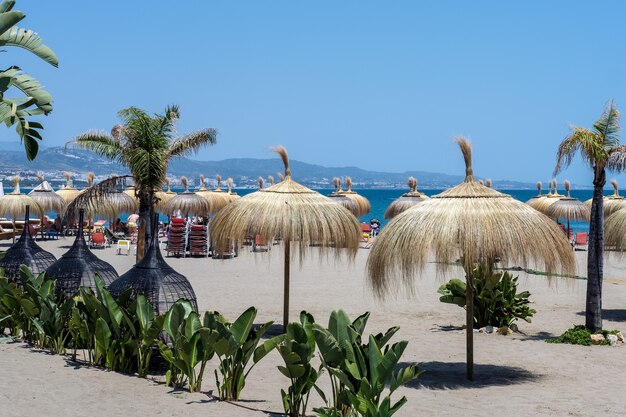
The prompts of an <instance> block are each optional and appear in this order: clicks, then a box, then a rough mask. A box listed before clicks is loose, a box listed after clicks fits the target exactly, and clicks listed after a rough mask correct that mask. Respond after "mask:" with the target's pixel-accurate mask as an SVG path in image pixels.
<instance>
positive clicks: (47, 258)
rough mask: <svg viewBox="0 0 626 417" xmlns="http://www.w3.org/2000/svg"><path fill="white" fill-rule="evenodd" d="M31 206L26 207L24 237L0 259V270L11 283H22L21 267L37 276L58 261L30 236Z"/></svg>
mask: <svg viewBox="0 0 626 417" xmlns="http://www.w3.org/2000/svg"><path fill="white" fill-rule="evenodd" d="M29 209H30V206H28V205H26V207H24V212H25V215H24V229H23V230H22V236H21V237H20V238H19V240H18V241H17V242H15V243H14V244H13V245H12V246H11V247H10V248H9V249H8V250H7V251H6V253H5V254H4V258H2V259H0V268H2V269H3V270H4V276H5V277H7V278H8V279H9V280H11V281H15V282H20V265H26V266H27V267H28V268H30V270H31V271H32V272H33V274H34V275H35V276H37V275H39V274H41V273H42V272H44V271H45V270H46V269H47V268H48V267H49V266H50V265H52V264H53V263H54V262H55V261H56V260H57V259H56V258H55V257H54V255H52V254H51V253H50V252H46V251H45V250H43V249H41V247H39V245H37V243H36V242H35V239H33V236H32V235H31V234H30V221H29V220H30V219H29V218H30V210H29Z"/></svg>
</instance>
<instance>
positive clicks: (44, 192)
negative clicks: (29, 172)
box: [28, 172, 65, 213]
mask: <svg viewBox="0 0 626 417" xmlns="http://www.w3.org/2000/svg"><path fill="white" fill-rule="evenodd" d="M37 178H38V179H39V185H38V186H36V187H35V188H33V190H32V191H31V192H30V193H28V195H29V197H30V198H32V199H33V200H35V201H36V202H37V204H39V207H41V209H42V210H43V211H44V212H46V211H53V212H55V213H63V209H64V208H65V200H64V199H63V197H61V196H60V195H58V194H57V193H55V192H54V190H53V189H52V187H51V186H50V183H48V181H45V180H44V176H43V173H41V172H40V173H38V174H37Z"/></svg>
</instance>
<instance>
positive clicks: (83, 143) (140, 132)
mask: <svg viewBox="0 0 626 417" xmlns="http://www.w3.org/2000/svg"><path fill="white" fill-rule="evenodd" d="M118 115H119V116H120V118H121V119H122V122H123V123H122V124H121V125H116V126H114V127H113V129H112V130H111V134H110V135H107V134H105V133H100V132H87V133H83V134H81V135H79V136H78V137H76V138H75V139H74V140H73V141H71V142H69V143H68V145H71V146H73V147H77V148H82V149H87V150H90V151H93V152H95V153H97V154H99V155H101V156H104V157H106V158H108V159H110V160H112V161H116V162H118V163H121V164H122V165H126V166H127V167H128V169H129V170H130V173H131V175H132V177H133V180H134V182H135V189H136V190H135V193H136V195H137V198H138V199H139V217H140V219H141V224H140V229H139V235H138V241H137V260H138V261H139V260H140V259H142V258H143V255H144V251H145V247H146V245H145V242H149V240H150V237H151V230H152V227H151V226H150V225H151V220H152V218H153V214H154V205H155V203H156V202H157V201H156V198H155V190H160V189H161V187H162V186H163V183H164V182H165V174H166V172H167V165H168V163H169V161H170V160H171V159H172V158H175V157H179V156H186V155H190V154H192V153H193V152H196V151H197V150H198V149H199V148H200V147H201V146H203V145H213V144H215V142H216V136H217V131H216V130H215V129H203V130H199V131H196V132H192V133H188V134H186V135H184V136H182V137H178V138H176V137H175V135H176V129H175V125H176V122H177V120H178V119H179V117H180V112H179V109H178V106H176V105H172V106H168V107H166V109H165V112H164V113H163V114H162V115H161V114H155V115H149V114H148V113H146V112H145V111H144V110H142V109H139V108H137V107H129V108H127V109H123V110H121V111H119V113H118ZM114 182H115V181H114ZM78 204H80V202H79V203H78Z"/></svg>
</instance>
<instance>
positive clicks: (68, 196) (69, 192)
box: [56, 172, 80, 206]
mask: <svg viewBox="0 0 626 417" xmlns="http://www.w3.org/2000/svg"><path fill="white" fill-rule="evenodd" d="M63 175H64V176H65V187H63V188H61V189H60V190H57V192H56V193H57V194H58V195H60V196H61V197H63V199H64V200H65V205H66V206H67V205H68V204H70V203H71V202H72V201H74V199H75V198H76V197H78V195H79V194H80V191H78V190H77V189H76V188H74V187H73V186H72V173H71V172H65V173H64V174H63Z"/></svg>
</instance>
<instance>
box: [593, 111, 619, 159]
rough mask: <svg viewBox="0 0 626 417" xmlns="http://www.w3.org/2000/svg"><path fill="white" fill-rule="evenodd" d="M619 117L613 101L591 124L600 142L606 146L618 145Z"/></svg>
mask: <svg viewBox="0 0 626 417" xmlns="http://www.w3.org/2000/svg"><path fill="white" fill-rule="evenodd" d="M619 119H620V114H619V111H618V110H617V107H615V104H614V103H613V101H610V102H609V104H608V105H607V106H606V108H605V109H604V112H602V116H600V119H598V120H597V121H596V122H595V123H594V124H593V129H594V130H595V131H596V133H597V134H598V135H599V136H600V137H601V138H602V142H603V144H604V146H605V147H606V148H612V147H614V146H617V145H619V138H618V136H617V133H618V132H619V127H620V126H619Z"/></svg>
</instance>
